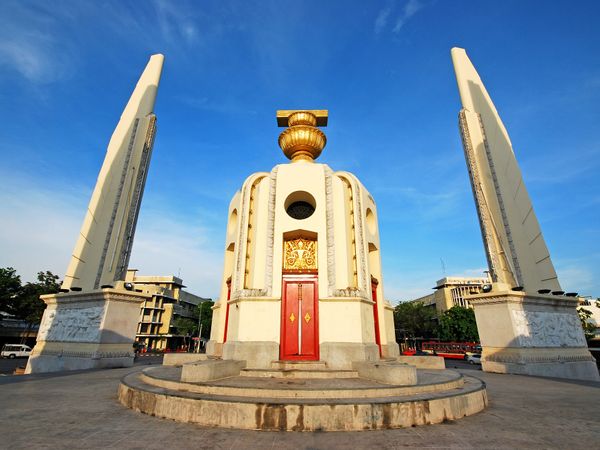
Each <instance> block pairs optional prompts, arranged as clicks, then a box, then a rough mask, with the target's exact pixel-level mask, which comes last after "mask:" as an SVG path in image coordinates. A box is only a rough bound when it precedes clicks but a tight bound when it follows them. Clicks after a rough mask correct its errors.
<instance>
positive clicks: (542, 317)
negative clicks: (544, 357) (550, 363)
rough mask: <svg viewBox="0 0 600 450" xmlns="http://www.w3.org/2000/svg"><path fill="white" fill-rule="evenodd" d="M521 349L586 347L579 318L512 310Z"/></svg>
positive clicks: (563, 314)
mask: <svg viewBox="0 0 600 450" xmlns="http://www.w3.org/2000/svg"><path fill="white" fill-rule="evenodd" d="M511 313H512V323H513V327H514V330H515V339H516V340H517V342H518V344H519V346H521V347H586V346H587V344H586V341H585V336H584V335H583V331H582V329H581V322H580V320H579V317H578V316H577V315H576V314H575V312H573V313H558V312H553V311H523V310H512V311H511Z"/></svg>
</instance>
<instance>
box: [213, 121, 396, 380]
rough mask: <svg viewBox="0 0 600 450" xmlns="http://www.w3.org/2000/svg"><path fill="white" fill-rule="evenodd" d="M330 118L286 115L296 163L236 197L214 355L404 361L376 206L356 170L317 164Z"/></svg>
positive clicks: (257, 363)
mask: <svg viewBox="0 0 600 450" xmlns="http://www.w3.org/2000/svg"><path fill="white" fill-rule="evenodd" d="M327 120H328V112H327V111H326V110H292V111H290V110H286V111H278V112H277V123H278V125H279V126H280V127H286V129H285V130H284V131H283V132H282V133H281V134H280V136H279V146H280V147H281V149H282V150H283V153H284V154H285V156H286V157H287V158H289V159H290V160H291V162H290V163H288V164H280V165H277V166H275V167H274V168H273V169H272V170H271V172H259V173H255V174H253V175H250V176H249V177H248V178H247V179H246V181H245V182H244V183H243V185H242V189H241V190H240V191H239V192H237V193H236V194H235V195H234V197H233V199H232V201H231V203H230V206H229V220H228V224H227V237H226V242H225V264H224V271H223V279H222V283H221V294H220V300H219V301H218V302H217V304H216V305H215V306H214V314H213V326H212V332H211V340H210V342H209V344H208V349H207V352H208V353H209V354H212V355H214V356H222V357H223V359H226V360H229V359H231V360H246V361H247V364H248V367H255V368H264V367H269V366H270V364H271V363H272V362H273V361H278V360H282V361H317V360H318V361H323V362H326V363H327V365H328V367H330V368H338V369H348V368H350V367H351V366H352V362H353V361H377V360H379V359H380V358H382V357H383V358H390V357H396V356H398V354H399V352H398V344H396V342H395V336H394V321H393V308H392V306H391V305H390V304H389V303H388V302H386V301H385V300H384V296H383V283H382V274H381V259H380V253H379V252H380V242H379V231H378V225H377V208H376V206H375V201H374V200H373V197H372V196H371V195H370V194H369V192H368V191H367V190H366V189H365V187H364V186H363V185H362V184H361V183H360V181H359V180H358V179H357V178H356V177H355V176H354V175H352V174H351V173H348V172H334V171H333V170H332V169H331V168H330V167H329V166H327V165H326V164H320V163H316V162H315V159H316V158H318V157H319V155H320V154H321V151H322V150H323V148H324V147H325V145H326V142H327V138H326V136H325V134H324V133H323V132H322V131H321V130H320V129H319V127H325V126H327Z"/></svg>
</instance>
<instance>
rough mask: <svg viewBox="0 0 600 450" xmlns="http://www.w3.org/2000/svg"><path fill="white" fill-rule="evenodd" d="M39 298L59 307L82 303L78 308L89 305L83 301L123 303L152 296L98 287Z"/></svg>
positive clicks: (138, 300) (134, 301)
mask: <svg viewBox="0 0 600 450" xmlns="http://www.w3.org/2000/svg"><path fill="white" fill-rule="evenodd" d="M40 298H41V299H42V300H43V301H44V302H45V303H46V305H58V306H59V307H61V306H63V305H66V304H69V308H77V307H78V305H77V304H79V303H82V305H81V306H79V307H80V308H88V307H89V305H85V304H83V303H91V302H103V301H107V300H110V301H111V302H123V303H139V302H141V301H142V300H144V299H148V298H152V295H151V294H146V293H142V292H135V291H127V290H124V289H114V288H107V289H98V290H94V291H87V292H69V293H64V294H62V293H61V294H46V295H41V296H40Z"/></svg>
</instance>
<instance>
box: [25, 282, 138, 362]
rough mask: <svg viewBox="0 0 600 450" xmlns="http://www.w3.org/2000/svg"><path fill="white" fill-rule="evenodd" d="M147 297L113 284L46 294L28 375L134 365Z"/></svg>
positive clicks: (43, 297)
mask: <svg viewBox="0 0 600 450" xmlns="http://www.w3.org/2000/svg"><path fill="white" fill-rule="evenodd" d="M147 298H150V295H148V294H142V293H139V292H133V291H127V290H121V289H112V288H111V289H101V290H97V291H90V292H77V293H67V294H50V295H43V296H42V297H41V299H42V300H43V301H44V302H45V303H46V305H47V306H46V310H45V311H44V316H43V317H42V322H41V324H40V330H39V333H38V337H37V343H36V345H35V347H34V348H33V351H32V353H31V356H30V357H29V361H28V363H27V369H26V370H25V373H42V372H57V371H62V370H80V369H93V368H105V367H129V366H131V365H132V364H133V358H134V353H133V347H132V344H133V340H134V339H135V332H136V328H137V324H138V320H139V316H140V303H141V302H142V301H143V300H145V299H147Z"/></svg>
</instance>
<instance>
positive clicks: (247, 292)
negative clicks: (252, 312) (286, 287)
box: [230, 289, 267, 303]
mask: <svg viewBox="0 0 600 450" xmlns="http://www.w3.org/2000/svg"><path fill="white" fill-rule="evenodd" d="M266 296H267V290H266V289H240V290H238V291H235V292H233V294H232V295H231V299H232V300H236V299H241V298H248V297H266ZM230 303H231V301H230Z"/></svg>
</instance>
